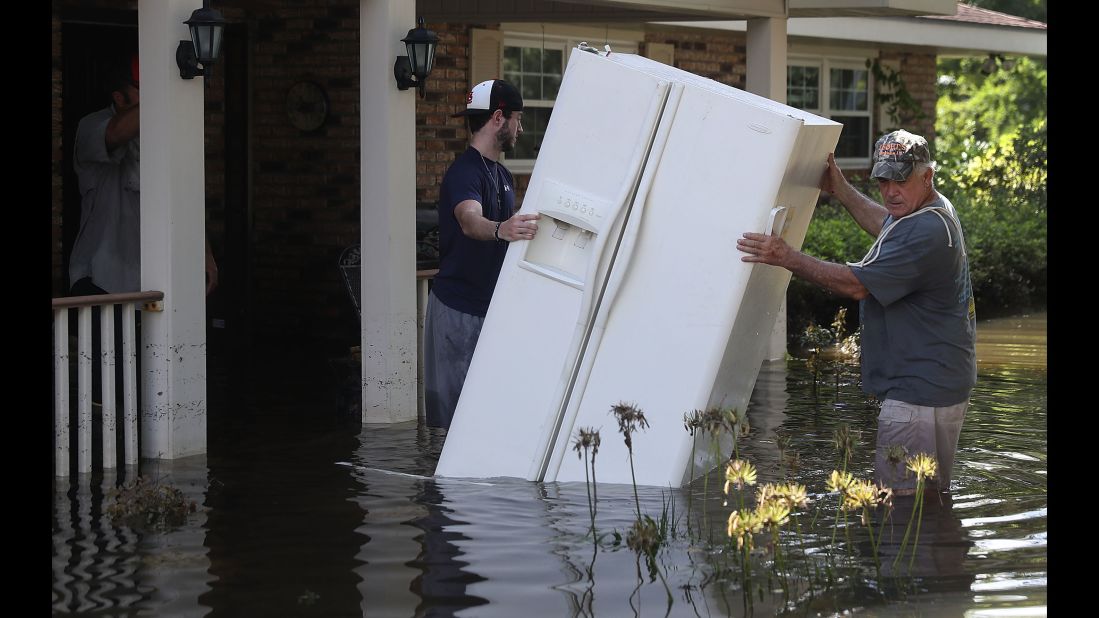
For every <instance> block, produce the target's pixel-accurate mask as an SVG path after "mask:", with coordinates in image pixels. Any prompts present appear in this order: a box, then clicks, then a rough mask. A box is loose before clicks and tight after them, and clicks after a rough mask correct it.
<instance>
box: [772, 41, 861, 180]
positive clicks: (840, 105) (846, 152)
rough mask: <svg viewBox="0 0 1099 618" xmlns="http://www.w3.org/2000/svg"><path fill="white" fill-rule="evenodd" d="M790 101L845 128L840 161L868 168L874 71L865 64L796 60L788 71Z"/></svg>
mask: <svg viewBox="0 0 1099 618" xmlns="http://www.w3.org/2000/svg"><path fill="white" fill-rule="evenodd" d="M786 101H787V103H788V104H789V105H791V106H793V107H797V108H799V109H803V110H805V111H808V112H813V113H814V114H818V115H820V116H824V117H825V118H830V119H832V120H835V121H836V122H839V123H842V124H843V131H842V132H841V133H840V139H839V143H838V144H837V145H836V159H837V161H840V162H841V163H846V164H848V165H850V164H858V165H867V164H869V163H870V149H871V147H872V146H873V141H872V140H871V134H870V112H871V110H872V109H873V105H872V101H871V90H870V71H869V69H867V68H866V65H865V61H863V60H839V59H830V58H822V59H814V60H808V59H795V58H791V59H790V60H789V62H788V64H787V68H786Z"/></svg>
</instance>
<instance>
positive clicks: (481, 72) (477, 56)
mask: <svg viewBox="0 0 1099 618" xmlns="http://www.w3.org/2000/svg"><path fill="white" fill-rule="evenodd" d="M470 41H471V45H470V48H471V49H470V53H469V79H470V82H469V87H470V88H473V87H474V86H476V85H477V84H479V83H481V82H483V81H485V80H486V79H496V78H502V77H503V75H501V74H500V73H501V69H502V67H501V66H500V65H501V62H502V61H503V57H504V34H503V33H502V32H500V31H499V30H481V29H477V28H475V29H473V31H472V32H471V33H470Z"/></svg>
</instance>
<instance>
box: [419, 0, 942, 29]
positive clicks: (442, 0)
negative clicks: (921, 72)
mask: <svg viewBox="0 0 1099 618" xmlns="http://www.w3.org/2000/svg"><path fill="white" fill-rule="evenodd" d="M788 1H789V14H788V15H787V7H786V4H787V2H785V1H784V0H416V13H417V14H418V15H423V16H424V17H425V18H426V19H430V20H432V21H473V22H483V23H489V22H498V21H508V22H521V21H554V22H591V21H599V22H608V21H610V22H616V21H621V22H626V21H632V22H637V21H672V20H705V19H719V20H728V19H750V18H754V17H785V16H789V17H884V16H902V15H953V14H954V12H955V10H956V9H955V7H956V2H955V0H788Z"/></svg>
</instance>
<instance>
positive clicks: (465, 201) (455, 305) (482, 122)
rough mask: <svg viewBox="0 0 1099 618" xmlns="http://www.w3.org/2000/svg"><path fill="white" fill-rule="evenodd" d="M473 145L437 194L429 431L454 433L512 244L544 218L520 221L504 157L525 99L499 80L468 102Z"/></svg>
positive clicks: (429, 321) (518, 128) (479, 88)
mask: <svg viewBox="0 0 1099 618" xmlns="http://www.w3.org/2000/svg"><path fill="white" fill-rule="evenodd" d="M459 116H464V117H465V118H466V119H467V121H468V124H469V132H470V134H471V138H470V145H469V147H468V148H466V150H465V152H463V153H462V154H460V155H458V157H457V158H456V159H455V160H454V162H453V163H452V164H451V165H450V168H449V169H448V170H447V172H446V175H445V176H443V183H442V185H441V186H440V187H439V205H438V208H439V274H437V275H436V276H435V281H434V284H433V286H432V291H431V295H430V296H429V297H428V302H427V317H426V320H425V323H424V398H425V404H426V407H427V411H426V415H427V424H428V425H429V426H432V427H446V428H449V427H450V421H451V419H452V418H453V417H454V409H455V407H457V405H458V396H459V395H460V394H461V392H462V385H463V383H464V382H465V377H466V372H467V371H468V370H469V363H470V360H472V358H473V351H474V349H475V348H476V347H477V338H478V337H479V336H480V334H481V325H482V324H483V323H484V320H485V314H486V313H487V312H488V305H489V301H490V300H491V298H492V291H493V289H494V288H495V287H496V279H497V277H498V276H499V274H500V267H501V266H503V263H504V254H505V253H506V251H507V247H508V243H510V242H512V241H516V240H530V239H532V238H534V234H535V233H536V232H537V231H538V223H537V220H538V218H539V215H538V214H537V213H535V214H523V215H517V214H515V210H516V209H515V180H514V178H513V177H512V175H511V172H510V171H508V169H507V168H505V167H504V166H503V165H501V164H500V162H499V159H500V155H501V154H502V153H505V152H510V151H511V150H512V149H513V148H514V147H515V140H516V139H518V137H519V134H520V133H522V132H523V124H522V120H523V97H522V96H521V95H520V94H519V91H518V90H517V89H516V88H515V86H513V85H511V84H509V83H508V82H506V81H504V80H502V79H493V80H488V81H484V82H481V83H479V84H477V85H476V86H474V87H473V90H471V91H470V93H469V96H468V97H467V99H466V108H465V109H464V110H462V111H460V112H458V113H456V114H453V117H459Z"/></svg>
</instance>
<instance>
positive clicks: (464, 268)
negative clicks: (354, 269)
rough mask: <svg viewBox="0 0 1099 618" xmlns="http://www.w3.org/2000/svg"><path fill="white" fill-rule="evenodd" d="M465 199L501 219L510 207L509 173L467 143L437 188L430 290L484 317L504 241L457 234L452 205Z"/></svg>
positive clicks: (512, 189) (512, 207) (459, 231)
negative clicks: (435, 262) (436, 268)
mask: <svg viewBox="0 0 1099 618" xmlns="http://www.w3.org/2000/svg"><path fill="white" fill-rule="evenodd" d="M465 200H474V201H477V202H480V204H481V214H483V215H484V216H485V218H486V219H491V220H493V221H507V220H508V218H510V217H511V215H512V214H513V212H514V210H515V181H514V179H513V178H512V175H511V172H509V171H508V170H507V168H505V167H504V166H503V165H501V164H499V163H497V162H496V161H492V160H491V159H486V158H485V157H482V156H481V153H480V152H479V151H478V150H477V149H476V148H474V147H472V146H470V147H469V148H466V151H465V152H463V153H462V154H460V155H459V156H458V158H457V159H455V160H454V163H452V164H451V166H450V169H448V170H447V172H446V175H445V176H443V184H442V186H441V187H440V188H439V274H437V275H435V283H434V286H433V287H432V290H433V292H434V293H435V297H436V298H438V299H439V300H440V301H442V302H443V303H444V304H445V305H447V306H448V307H450V308H451V309H455V310H457V311H461V312H462V313H468V314H470V315H476V316H479V317H484V315H485V314H486V313H487V312H488V303H489V301H490V300H491V299H492V291H493V289H495V288H496V279H497V277H498V276H499V275H500V267H501V266H503V264H504V254H505V253H507V248H508V243H506V242H499V241H496V240H489V241H484V240H473V239H472V238H469V237H468V236H466V235H465V234H463V233H462V228H461V226H460V225H458V219H457V217H455V216H454V207H455V206H457V205H458V204H460V203H462V202H464V201H465Z"/></svg>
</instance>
